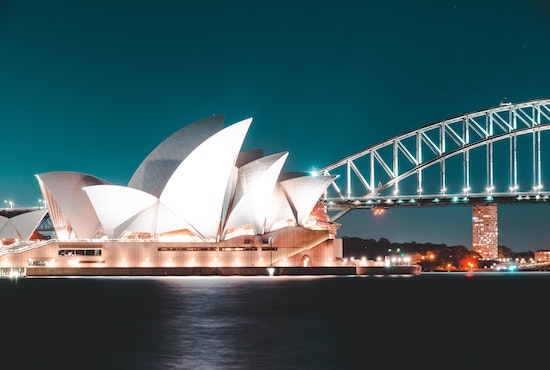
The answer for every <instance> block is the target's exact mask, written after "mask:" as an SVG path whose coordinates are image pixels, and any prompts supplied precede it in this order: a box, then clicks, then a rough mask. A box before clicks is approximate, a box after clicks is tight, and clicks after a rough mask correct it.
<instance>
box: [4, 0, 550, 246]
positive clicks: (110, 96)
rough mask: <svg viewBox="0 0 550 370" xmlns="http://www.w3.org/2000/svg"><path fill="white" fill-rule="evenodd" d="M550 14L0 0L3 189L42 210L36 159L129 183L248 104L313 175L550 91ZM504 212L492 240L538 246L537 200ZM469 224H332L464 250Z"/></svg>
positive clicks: (254, 135)
mask: <svg viewBox="0 0 550 370" xmlns="http://www.w3.org/2000/svg"><path fill="white" fill-rule="evenodd" d="M549 20H550V4H548V2H546V1H543V0H540V1H534V0H526V1H522V2H519V1H506V0H505V1H446V0H440V1H405V0H397V1H392V2H374V1H346V0H344V1H338V2H319V1H277V2H261V1H239V0H237V1H231V2H227V1H213V0H204V1H196V2H192V1H175V0H174V1H163V0H160V1H137V0H134V1H117V0H114V1H75V0H72V1H55V0H53V1H38V0H20V1H9V0H0V125H1V126H0V127H1V128H2V131H1V132H0V140H1V143H2V148H3V151H2V153H3V160H2V164H0V171H1V177H0V201H1V200H2V199H3V200H12V201H14V202H15V203H16V205H17V206H35V205H38V199H39V198H40V197H41V195H40V191H39V188H38V184H37V182H36V180H35V178H34V175H35V174H37V173H41V172H47V171H58V170H59V171H60V170H64V171H78V172H84V173H88V174H92V175H95V176H98V177H101V178H103V179H105V180H108V181H111V182H113V183H115V184H120V185H125V184H127V182H128V181H129V179H130V177H131V175H132V173H133V172H134V170H135V169H136V168H137V167H138V166H139V164H140V163H141V161H142V160H143V159H144V158H145V156H146V155H147V154H148V153H149V152H150V151H151V150H153V149H154V147H155V146H156V145H157V144H159V143H160V142H161V141H162V140H164V139H165V138H166V137H167V136H169V135H171V134H172V133H173V132H175V131H177V130H178V129H180V128H181V127H183V126H185V125H187V124H189V123H192V122H194V121H196V120H198V119H201V118H204V117H206V116H209V115H212V114H220V113H223V114H225V115H226V124H227V125H229V124H232V123H234V122H237V121H238V120H241V119H244V118H247V117H253V118H254V121H253V123H252V126H251V129H250V131H249V134H248V136H247V139H246V142H245V148H246V149H253V148H263V149H264V151H265V153H266V154H271V153H276V152H281V151H289V152H290V155H289V158H288V160H287V163H286V165H285V170H287V171H309V170H312V169H315V168H321V167H324V166H326V165H328V164H331V163H333V162H336V161H338V160H340V159H341V158H343V157H345V156H347V155H350V154H352V153H355V152H358V151H361V150H363V149H365V148H367V147H369V146H371V145H373V144H376V143H379V142H381V141H385V140H387V139H389V138H390V137H392V136H396V135H399V134H401V133H404V132H406V131H410V130H413V129H415V128H418V127H420V126H423V125H425V124H428V123H432V122H435V121H439V120H442V119H445V118H450V117H453V116H456V115H459V114H463V113H467V112H471V111H476V110H480V109H485V108H490V107H493V106H495V105H498V104H499V102H500V101H501V100H502V99H503V98H504V97H507V98H508V100H511V101H525V100H532V99H538V98H547V97H550V74H549V73H548V66H549V65H550V21H549ZM548 165H549V166H550V163H549V164H548ZM500 215H501V232H500V244H502V245H506V246H508V247H510V248H512V249H513V250H516V251H521V250H536V249H541V248H549V247H550V235H549V233H548V232H547V229H548V228H547V226H546V225H547V223H548V222H547V220H548V219H549V216H550V206H515V207H512V206H506V207H501V208H500ZM470 220H471V213H470V209H469V208H467V207H460V208H453V209H442V208H437V209H429V210H427V209H414V210H390V211H388V212H386V213H385V214H384V215H383V217H379V218H376V219H375V218H374V217H372V215H371V213H370V212H369V211H353V212H351V213H350V214H348V215H346V216H345V217H343V218H342V219H341V220H340V221H341V222H342V223H343V226H342V227H341V229H340V232H339V235H340V236H358V237H365V238H370V237H372V238H375V239H378V238H380V237H386V238H388V239H390V240H392V241H413V240H414V241H417V242H422V241H429V242H437V243H439V242H441V243H447V244H450V245H453V244H462V245H466V246H469V247H471V226H470Z"/></svg>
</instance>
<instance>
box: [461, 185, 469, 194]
mask: <svg viewBox="0 0 550 370" xmlns="http://www.w3.org/2000/svg"><path fill="white" fill-rule="evenodd" d="M470 190H471V189H470V187H469V186H467V187H465V188H463V189H462V192H464V193H469V192H470Z"/></svg>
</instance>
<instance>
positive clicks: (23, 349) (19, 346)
mask: <svg viewBox="0 0 550 370" xmlns="http://www.w3.org/2000/svg"><path fill="white" fill-rule="evenodd" d="M549 288H550V273H536V272H529V273H521V272H515V273H495V272H491V273H474V274H466V273H423V274H422V275H420V276H412V275H391V276H293V277H289V276H274V277H269V276H255V277H238V276H232V277H219V276H205V277H197V276H195V277H126V278H121V277H103V278H92V277H86V278H82V277H80V278H68V277H65V278H18V279H0V300H1V301H0V314H1V318H2V321H1V322H0V335H1V342H0V343H1V347H0V350H1V358H0V362H1V363H2V367H3V368H6V369H8V368H19V369H34V368H36V369H539V368H547V367H546V365H547V364H548V361H547V358H548V357H549V355H548V344H549V343H550V337H549V335H550V320H548V319H547V316H548V306H547V305H546V303H545V302H546V301H547V298H546V295H547V292H548V289H549ZM4 365H9V366H8V367H4Z"/></svg>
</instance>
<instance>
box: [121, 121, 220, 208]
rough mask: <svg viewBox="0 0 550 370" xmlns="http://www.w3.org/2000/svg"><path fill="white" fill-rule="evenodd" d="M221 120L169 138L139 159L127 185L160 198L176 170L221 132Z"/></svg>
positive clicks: (198, 124)
mask: <svg viewBox="0 0 550 370" xmlns="http://www.w3.org/2000/svg"><path fill="white" fill-rule="evenodd" d="M223 120H224V115H215V116H212V117H208V118H205V119H202V120H200V121H197V122H194V123H192V124H190V125H188V126H185V127H184V128H182V129H180V130H179V131H176V132H175V133H174V134H172V135H170V136H169V137H168V138H166V139H165V140H164V141H163V142H162V143H160V144H159V145H158V146H157V147H156V148H155V149H154V150H153V151H152V152H151V153H150V154H149V155H148V156H147V157H146V158H145V159H144V160H143V162H142V163H141V164H140V165H139V167H138V168H137V170H136V171H135V172H134V174H133V176H132V178H131V179H130V181H129V182H128V186H129V187H131V188H135V189H139V190H142V191H145V192H147V193H149V194H152V195H154V196H156V197H160V194H161V193H162V191H163V190H164V186H165V185H166V183H167V182H168V180H169V179H170V177H171V176H172V175H173V173H174V171H175V170H176V168H178V166H179V165H180V164H181V162H182V161H183V160H184V159H185V158H186V157H187V156H188V155H189V154H190V153H191V152H192V151H193V150H195V149H196V148H197V147H198V146H199V145H201V144H202V143H203V141H205V140H207V139H208V138H209V137H211V136H212V135H214V134H215V133H217V132H219V131H220V130H222V128H223Z"/></svg>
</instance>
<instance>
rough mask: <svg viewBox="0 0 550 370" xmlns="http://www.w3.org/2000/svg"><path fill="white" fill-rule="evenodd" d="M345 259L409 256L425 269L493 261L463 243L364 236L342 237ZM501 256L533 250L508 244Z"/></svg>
mask: <svg viewBox="0 0 550 370" xmlns="http://www.w3.org/2000/svg"><path fill="white" fill-rule="evenodd" d="M342 240H343V254H344V258H356V259H361V258H366V259H368V260H376V259H377V258H384V257H385V256H389V257H394V256H396V257H402V256H409V257H411V258H412V261H413V262H414V263H420V264H422V265H423V267H424V268H426V269H430V268H433V269H435V268H448V267H449V266H451V267H452V268H467V266H468V265H469V264H474V265H475V266H476V267H482V265H483V264H489V263H492V262H491V261H481V260H480V256H479V255H478V254H477V253H475V252H474V251H472V250H471V249H469V248H467V247H465V246H463V245H454V246H448V245H446V244H432V243H417V242H415V241H412V242H407V243H392V242H391V241H389V240H388V239H386V238H380V239H378V240H375V239H361V238H353V237H343V238H342ZM498 254H499V258H510V259H516V258H519V259H521V258H524V259H526V260H528V259H530V258H533V257H534V253H533V252H531V251H528V252H521V253H515V252H513V251H512V250H511V249H510V248H508V247H505V246H499V247H498Z"/></svg>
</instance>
